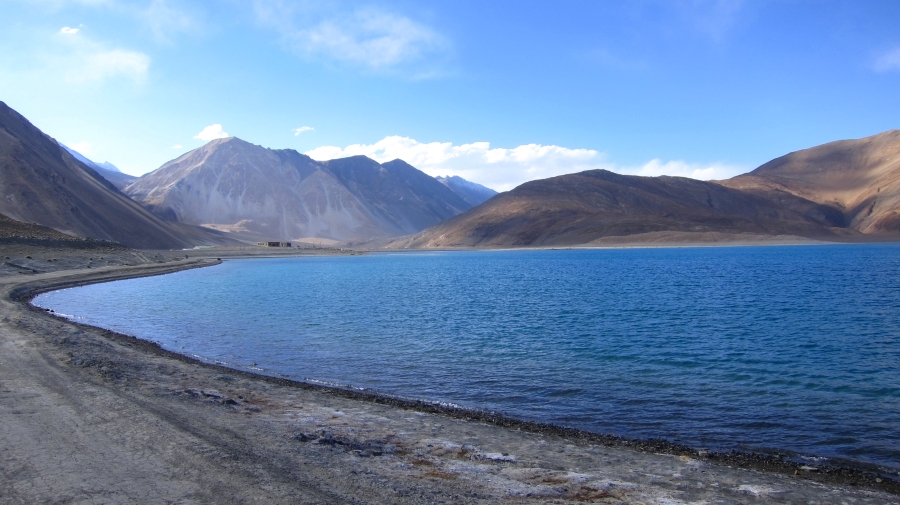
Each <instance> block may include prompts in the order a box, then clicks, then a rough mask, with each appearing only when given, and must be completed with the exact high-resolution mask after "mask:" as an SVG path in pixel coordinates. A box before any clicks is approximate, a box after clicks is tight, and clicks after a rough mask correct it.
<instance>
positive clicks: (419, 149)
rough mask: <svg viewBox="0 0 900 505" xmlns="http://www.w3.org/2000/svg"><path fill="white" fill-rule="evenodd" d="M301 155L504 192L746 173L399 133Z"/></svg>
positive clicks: (580, 151)
mask: <svg viewBox="0 0 900 505" xmlns="http://www.w3.org/2000/svg"><path fill="white" fill-rule="evenodd" d="M306 154H307V155H308V156H310V157H312V158H313V159H317V160H329V159H335V158H343V157H347V156H355V155H365V156H368V157H370V158H372V159H374V160H376V161H378V162H386V161H391V160H394V159H397V158H399V159H402V160H404V161H406V162H407V163H409V164H411V165H413V166H415V167H416V168H418V169H420V170H422V171H423V172H425V173H427V174H428V175H431V176H439V175H458V176H460V177H462V178H464V179H468V180H470V181H473V182H477V183H479V184H483V185H485V186H488V187H490V188H493V189H495V190H497V191H506V190H509V189H512V188H514V187H516V186H518V185H519V184H522V183H523V182H527V181H530V180H534V179H544V178H547V177H553V176H557V175H563V174H570V173H574V172H581V171H584V170H591V169H595V168H603V169H606V170H610V171H613V172H618V173H622V174H631V175H674V176H681V177H692V178H695V179H724V178H728V177H731V176H734V175H737V174H739V173H742V172H744V171H746V170H744V169H743V167H737V166H732V165H727V164H723V163H716V164H711V165H702V164H692V163H687V162H684V161H669V162H662V161H661V160H658V159H654V160H651V161H649V162H647V163H645V164H644V165H640V166H625V165H617V164H615V163H613V162H610V161H609V160H607V157H606V155H605V154H603V153H601V152H599V151H596V150H593V149H570V148H566V147H561V146H554V145H549V146H548V145H540V144H526V145H521V146H518V147H514V148H492V147H491V146H490V143H488V142H474V143H471V144H462V145H453V144H452V143H450V142H431V143H422V142H418V141H416V140H414V139H411V138H408V137H400V136H392V137H385V138H384V139H382V140H380V141H378V142H376V143H374V144H354V145H349V146H347V147H344V148H341V147H335V146H323V147H319V148H316V149H313V150H311V151H308V152H307V153H306Z"/></svg>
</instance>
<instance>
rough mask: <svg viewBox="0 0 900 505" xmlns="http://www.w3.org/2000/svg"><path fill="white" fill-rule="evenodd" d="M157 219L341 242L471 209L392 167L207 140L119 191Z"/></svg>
mask: <svg viewBox="0 0 900 505" xmlns="http://www.w3.org/2000/svg"><path fill="white" fill-rule="evenodd" d="M126 192H127V193H128V194H129V195H130V196H131V197H132V198H134V199H135V200H136V201H138V202H140V203H141V204H143V205H145V206H146V207H147V208H148V209H150V210H151V211H152V212H154V213H155V214H157V215H158V216H161V217H163V218H164V219H167V220H170V221H178V222H182V223H191V224H197V225H203V226H207V227H211V228H215V229H218V230H223V231H228V232H231V233H234V234H236V236H240V237H242V238H244V239H269V240H300V239H308V238H322V239H332V240H348V239H359V238H371V237H386V236H397V235H405V234H409V233H415V232H417V231H420V230H422V229H424V228H426V227H427V226H431V225H434V224H436V223H438V222H440V221H442V220H443V219H446V218H448V217H451V216H454V215H456V214H459V213H460V212H463V211H465V210H467V209H469V208H470V207H471V205H469V204H467V203H466V202H465V201H463V200H462V199H461V198H460V197H459V196H457V195H456V194H455V193H453V192H452V191H450V190H449V189H448V188H447V187H446V186H444V185H443V184H441V183H440V182H438V181H437V180H435V179H434V178H432V177H429V176H428V175H426V174H424V173H422V172H420V171H419V170H417V169H416V168H414V167H412V166H410V165H408V164H406V163H404V162H402V161H399V160H395V161H392V162H389V163H385V164H383V165H381V164H379V163H377V162H375V161H373V160H371V159H369V158H366V157H364V156H355V157H351V158H344V159H340V160H332V161H328V162H324V163H320V162H318V161H315V160H313V159H312V158H310V157H308V156H306V155H303V154H300V153H298V152H297V151H294V150H292V149H267V148H264V147H261V146H257V145H254V144H251V143H249V142H245V141H243V140H241V139H238V138H234V137H231V138H227V139H219V140H213V141H211V142H209V143H208V144H206V145H204V146H203V147H201V148H199V149H195V150H193V151H191V152H189V153H187V154H185V155H183V156H181V157H180V158H178V159H176V160H173V161H170V162H168V163H166V164H165V165H163V166H162V167H160V168H159V169H157V170H155V171H153V172H151V173H150V174H147V175H145V176H144V177H142V178H141V179H140V180H138V181H137V182H135V183H134V184H132V185H131V186H129V187H128V188H127V189H126Z"/></svg>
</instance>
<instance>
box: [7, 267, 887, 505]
mask: <svg viewBox="0 0 900 505" xmlns="http://www.w3.org/2000/svg"><path fill="white" fill-rule="evenodd" d="M220 263H221V259H219V258H205V257H204V258H198V259H194V260H193V261H189V262H186V263H181V264H176V265H169V264H163V265H140V266H132V267H117V268H113V269H111V270H109V271H103V272H79V273H75V272H73V273H72V275H68V276H62V277H61V278H60V279H58V280H55V281H51V282H47V281H44V282H41V281H37V282H27V281H26V282H24V283H19V284H18V285H17V287H15V288H14V289H12V290H11V291H10V292H9V297H10V298H11V299H13V300H14V301H16V302H18V303H20V304H23V305H24V306H26V307H27V308H28V309H29V310H32V311H36V312H38V313H42V314H44V315H45V316H49V317H51V318H52V319H54V320H57V321H63V322H65V324H69V325H73V326H76V327H84V328H90V329H92V330H95V331H99V332H101V333H102V334H103V336H104V337H105V338H108V339H111V340H114V341H118V342H123V343H126V344H127V345H129V346H136V347H138V348H139V349H141V350H142V351H143V352H146V353H149V354H151V355H155V356H160V357H166V358H169V359H174V360H177V361H180V362H183V363H186V364H189V365H192V366H199V367H202V368H206V369H209V370H214V371H216V372H223V373H224V372H227V373H228V374H231V375H236V376H239V377H243V378H247V379H251V380H255V381H262V382H265V383H270V384H275V385H278V386H282V387H288V388H296V389H300V390H305V391H315V392H318V393H324V394H327V395H332V396H336V397H340V398H344V399H348V400H353V401H362V402H368V403H373V404H378V405H386V406H390V407H394V408H398V409H403V410H410V411H415V412H421V413H427V414H434V415H439V416H444V417H448V418H452V419H458V420H462V421H470V422H471V421H474V422H477V423H486V424H490V425H493V426H497V427H501V428H506V429H512V430H517V431H522V432H526V433H533V434H539V435H551V436H556V437H560V438H563V439H565V440H569V441H573V442H576V443H579V444H594V445H599V446H604V447H616V448H624V449H629V450H633V451H639V452H642V453H654V454H667V455H672V456H687V457H700V458H702V459H703V460H705V461H709V462H711V463H715V464H720V465H726V466H729V467H731V466H734V467H737V468H745V469H752V470H759V471H764V472H770V473H775V474H781V475H792V476H797V477H801V478H803V479H806V480H812V481H816V482H822V483H829V484H838V485H850V486H863V487H869V488H873V489H878V490H880V491H886V492H889V493H892V494H900V483H898V482H897V481H896V480H894V479H893V478H889V477H887V476H886V475H884V474H882V473H878V471H877V469H873V468H868V469H866V468H865V467H866V466H867V465H866V464H864V463H860V464H857V463H855V462H845V463H849V464H844V465H841V464H840V463H839V464H838V465H825V466H820V467H817V468H816V469H815V470H814V471H809V469H810V468H811V467H809V466H806V465H804V464H803V463H801V462H797V461H795V460H792V459H791V458H790V457H786V456H785V455H781V454H776V455H769V454H761V453H754V452H743V451H736V450H735V451H728V452H713V451H711V452H707V451H703V450H697V449H695V448H692V447H688V446H686V445H682V444H677V443H672V442H669V441H666V440H661V439H631V438H625V437H618V436H614V435H607V434H599V433H594V432H588V431H584V430H578V429H575V428H568V427H563V426H558V425H554V424H550V423H539V422H534V421H525V420H521V419H517V418H515V417H511V416H506V415H503V414H500V413H497V412H491V411H485V410H478V409H467V408H462V407H454V406H450V405H446V404H442V403H440V402H431V401H426V400H415V399H406V398H400V397H396V396H392V395H386V394H381V393H378V392H375V391H366V390H355V389H347V388H340V387H333V386H326V385H321V384H313V383H310V382H305V381H296V380H291V379H286V378H283V377H274V376H271V375H266V374H260V373H254V372H249V371H245V370H240V369H236V368H231V367H227V366H223V365H219V364H215V363H209V362H204V361H203V360H200V359H196V358H193V357H191V356H187V355H184V354H179V353H177V352H174V351H168V350H166V349H163V348H162V347H160V346H159V345H158V344H156V343H154V342H150V341H147V340H143V339H139V338H137V337H132V336H128V335H123V334H120V333H116V332H113V331H111V330H106V329H104V328H98V327H95V326H91V325H85V324H82V323H77V322H74V321H71V320H68V319H65V318H62V317H60V316H55V315H52V314H49V313H47V312H46V311H45V310H43V309H40V308H38V307H36V306H34V305H32V304H31V303H30V301H31V300H32V299H33V298H34V297H35V296H37V295H39V294H41V293H45V292H49V291H55V290H58V289H66V288H69V287H75V286H82V285H87V284H94V283H100V282H112V281H115V280H124V279H129V278H137V277H147V276H155V275H164V274H168V273H175V272H178V271H183V270H188V269H192V268H202V267H206V266H213V265H217V264H220ZM828 459H830V460H831V461H837V462H840V460H836V459H834V458H828ZM872 466H873V467H874V465H872ZM876 479H877V480H876Z"/></svg>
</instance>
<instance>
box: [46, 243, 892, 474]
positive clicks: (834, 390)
mask: <svg viewBox="0 0 900 505" xmlns="http://www.w3.org/2000/svg"><path fill="white" fill-rule="evenodd" d="M34 303H35V304H36V305H39V306H41V307H45V308H52V309H53V310H54V311H56V312H59V313H62V314H65V315H67V316H68V317H70V318H72V319H74V320H77V321H79V322H83V323H87V324H92V325H96V326H101V327H105V328H110V329H113V330H116V331H118V332H121V333H126V334H131V335H135V336H138V337H140V338H144V339H148V340H154V341H157V342H159V343H160V344H161V345H162V346H163V347H164V348H166V349H170V350H174V351H177V352H181V353H185V354H189V355H195V356H199V357H202V358H204V359H207V360H216V361H220V362H223V363H226V364H228V365H229V366H232V367H235V368H245V369H246V368H251V369H262V370H263V371H264V372H265V373H269V374H281V375H284V376H288V377H291V378H294V379H298V380H312V381H317V382H320V383H326V384H339V385H352V386H354V387H361V388H368V389H374V390H377V391H379V392H382V393H388V394H393V395H399V396H404V397H415V398H423V399H428V400H435V401H442V402H448V403H453V404H457V405H462V406H466V407H475V408H481V409H489V410H495V411H499V412H502V413H505V414H508V415H510V416H513V417H517V418H522V419H529V420H537V421H542V422H549V423H555V424H560V425H566V426H572V427H576V428H581V429H585V430H589V431H594V432H600V433H611V434H616V435H620V436H626V437H637V438H645V437H653V438H665V439H668V440H670V441H677V442H680V443H684V444H688V445H691V446H693V447H698V448H700V447H702V448H711V449H742V450H752V451H769V450H779V451H790V452H793V453H796V454H799V455H808V456H820V457H831V458H842V459H845V460H849V461H852V462H862V463H870V464H875V465H879V466H881V467H887V468H891V469H894V470H898V469H900V244H870V245H822V246H781V247H710V248H658V249H657V248H649V249H602V250H546V251H479V252H434V253H403V254H369V255H365V256H352V257H312V258H290V259H246V260H234V261H227V262H225V263H224V264H222V265H219V266H215V267H210V268H203V269H197V270H189V271H184V272H179V273H176V274H171V275H165V276H160V277H149V278H141V279H132V280H124V281H117V282H112V283H106V284H96V285H90V286H84V287H79V288H72V289H66V290H62V291H56V292H51V293H46V294H43V295H41V296H39V297H38V298H36V299H35V302H34Z"/></svg>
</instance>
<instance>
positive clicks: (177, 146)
mask: <svg viewBox="0 0 900 505" xmlns="http://www.w3.org/2000/svg"><path fill="white" fill-rule="evenodd" d="M172 149H182V147H181V144H175V145H174V146H172Z"/></svg>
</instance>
